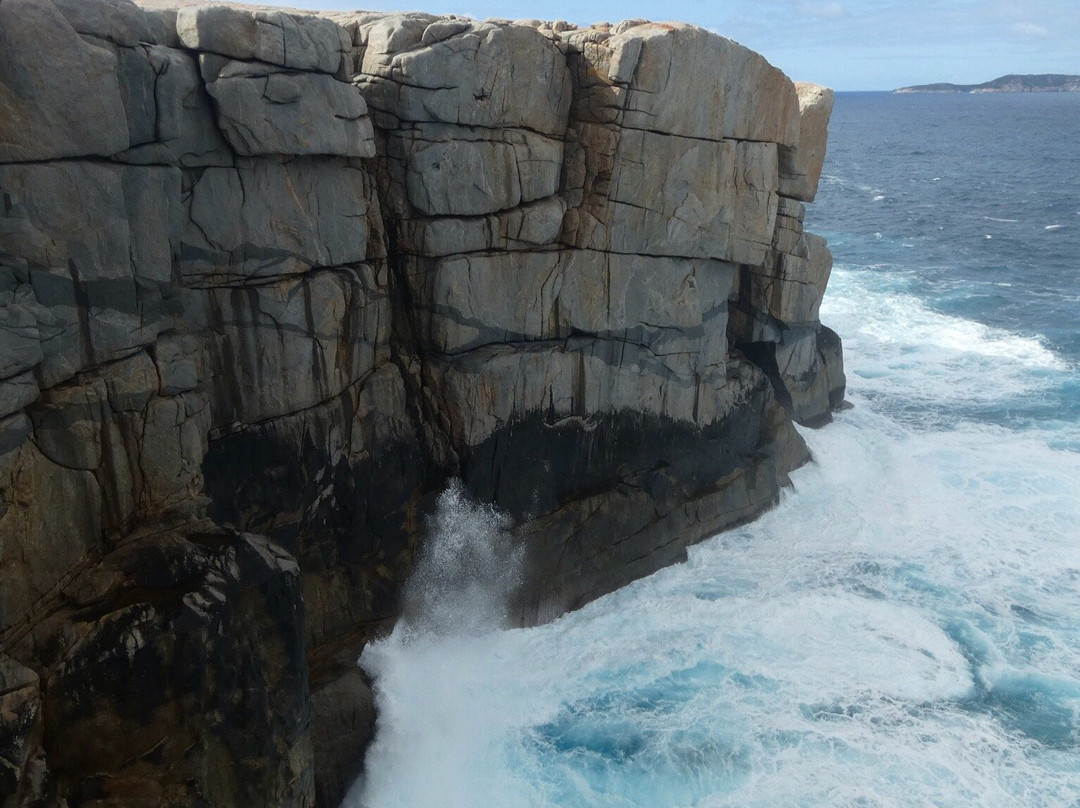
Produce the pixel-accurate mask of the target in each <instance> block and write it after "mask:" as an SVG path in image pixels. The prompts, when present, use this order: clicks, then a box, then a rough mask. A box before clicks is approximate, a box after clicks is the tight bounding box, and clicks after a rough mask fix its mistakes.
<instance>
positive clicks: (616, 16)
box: [259, 0, 1080, 90]
mask: <svg viewBox="0 0 1080 808" xmlns="http://www.w3.org/2000/svg"><path fill="white" fill-rule="evenodd" d="M259 2H261V3H262V4H264V5H281V6H292V7H300V8H320V9H327V10H330V9H334V10H338V9H355V8H363V9H366V10H372V11H388V10H394V11H415V10H422V11H428V12H431V13H436V14H463V15H467V16H470V17H475V18H477V19H485V18H488V17H499V18H504V19H505V18H510V19H523V18H537V19H544V20H554V19H563V20H568V21H570V22H575V23H578V24H582V25H587V24H589V23H593V22H597V21H600V20H607V21H609V22H617V21H619V20H622V19H629V18H637V17H641V18H645V19H651V20H656V21H662V20H681V21H684V22H690V23H694V24H695V25H700V26H701V27H703V28H708V29H710V30H713V31H715V32H716V33H718V34H722V35H724V36H726V37H730V38H731V39H734V40H736V41H738V42H741V43H742V44H743V45H746V46H747V47H749V48H752V49H754V50H756V51H758V52H759V53H761V54H763V55H764V56H765V57H766V58H767V59H768V60H769V61H770V62H772V63H773V64H774V65H776V66H777V67H779V68H780V69H781V70H783V71H784V72H785V73H787V74H788V75H789V76H790V77H791V78H792V79H794V80H796V81H813V82H817V83H818V84H825V85H828V86H830V87H833V88H834V89H837V90H892V89H895V88H897V87H904V86H908V85H912V84H929V83H933V82H939V81H947V82H953V83H955V84H978V83H980V82H983V81H989V80H991V79H994V78H997V77H998V76H1001V75H1005V74H1007V73H1069V74H1080V0H906V2H899V0H619V1H618V2H615V1H614V0H589V1H588V2H569V1H568V0H259Z"/></svg>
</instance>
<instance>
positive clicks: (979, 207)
mask: <svg viewBox="0 0 1080 808" xmlns="http://www.w3.org/2000/svg"><path fill="white" fill-rule="evenodd" d="M1077 121H1080V97H1070V96H891V95H882V94H852V95H841V96H839V98H838V102H837V109H836V113H835V115H834V122H833V126H832V134H831V140H830V144H831V145H830V153H829V158H828V161H827V163H826V169H825V178H824V180H823V184H822V189H821V193H820V194H819V198H818V202H817V203H816V205H815V206H814V207H815V211H814V212H813V213H812V214H811V216H810V227H811V228H812V229H814V230H816V231H817V232H821V233H823V234H825V235H826V236H828V237H829V239H830V242H831V244H832V246H833V250H834V252H835V253H836V257H837V268H836V270H835V271H834V275H833V279H832V281H831V283H830V288H829V293H828V295H827V297H826V302H825V305H824V306H823V308H822V319H823V320H824V321H825V322H827V323H829V324H830V325H831V326H832V327H833V328H834V329H835V330H836V331H837V332H838V333H840V335H841V336H842V337H843V339H844V345H845V355H846V360H847V367H848V379H849V395H848V397H849V399H850V400H851V401H852V403H853V404H854V405H855V406H854V408H853V409H851V410H848V411H846V412H843V413H841V414H840V415H839V416H838V418H837V420H836V422H835V423H834V424H832V425H831V426H829V427H828V428H826V429H823V430H819V431H813V432H807V433H805V434H806V437H807V440H808V442H809V444H810V446H811V448H812V450H813V452H814V455H815V458H816V463H814V464H813V465H811V466H808V467H806V468H804V469H802V470H800V471H799V472H797V473H796V474H795V475H794V486H793V488H792V489H791V490H790V491H788V492H787V493H786V494H785V497H784V499H783V501H782V502H781V504H780V506H779V507H778V508H776V509H775V510H773V511H771V512H770V513H768V514H766V515H765V517H763V518H762V519H760V520H759V521H757V522H755V523H754V524H752V525H749V526H747V527H745V528H742V529H739V530H736V531H732V532H729V533H725V534H722V535H721V536H719V537H717V538H715V539H713V540H711V541H708V542H705V543H703V544H701V545H699V546H697V547H695V548H693V550H692V552H691V556H690V560H689V562H688V563H686V564H682V565H679V566H677V567H672V568H669V569H666V570H663V571H661V572H660V573H658V574H656V575H653V576H651V577H650V578H648V579H646V580H643V581H639V582H637V583H636V584H634V585H632V586H630V587H627V588H625V589H623V590H621V591H619V592H616V593H614V594H613V595H610V596H608V597H606V598H603V599H601V600H599V601H597V602H595V603H592V604H590V605H589V606H587V607H586V608H584V609H582V610H580V611H578V612H575V613H573V614H570V615H567V616H565V617H563V618H562V619H560V620H558V621H556V622H554V623H552V624H550V625H546V626H542V627H540V628H536V629H530V630H516V631H497V630H493V629H489V630H485V628H484V619H485V618H484V616H483V615H485V614H488V613H489V612H491V611H492V610H493V608H494V607H492V605H491V603H490V602H489V599H488V598H487V597H486V596H480V595H478V594H477V593H476V592H471V593H470V592H469V591H462V592H457V593H455V592H451V591H448V590H447V589H446V588H445V587H441V588H440V587H438V586H436V587H433V588H432V591H435V592H436V593H437V596H434V597H429V598H427V600H426V602H425V607H426V608H427V610H428V611H429V612H430V614H431V618H430V620H429V621H428V622H427V623H423V622H421V624H420V625H418V626H414V627H413V628H412V629H411V630H406V629H404V628H402V629H399V630H398V631H396V632H395V633H394V635H392V636H391V637H390V638H388V639H387V640H385V641H383V642H382V643H380V644H378V645H375V646H372V647H370V648H369V649H368V650H367V651H365V654H364V657H363V658H362V664H363V666H364V667H365V668H366V669H367V670H368V671H369V672H371V673H372V674H374V675H375V676H376V677H377V683H378V684H377V698H378V701H379V709H380V725H379V732H378V736H377V739H376V742H375V745H374V746H373V748H372V750H371V753H370V755H369V759H368V771H367V777H366V779H365V781H364V782H362V783H360V784H358V786H357V788H356V789H355V790H354V794H353V795H351V797H350V799H349V801H348V802H349V804H351V805H365V806H369V808H388V807H389V806H410V808H424V807H425V806H440V808H447V807H451V806H500V808H503V807H505V808H515V807H516V806H529V807H530V808H534V807H535V808H541V807H543V806H565V807H566V808H577V807H578V806H581V807H584V806H597V807H598V808H599V807H600V806H603V807H604V808H616V807H618V808H624V807H625V808H630V807H631V806H635V807H636V806H641V807H644V806H649V807H650V808H653V807H655V808H675V807H676V806H680V807H681V806H698V807H699V808H720V806H731V808H735V807H736V806H738V807H739V808H753V807H754V806H761V807H762V808H782V807H783V806H800V807H802V806H805V807H806V808H811V807H815V808H816V807H818V806H820V807H821V808H825V807H826V806H828V807H829V808H836V807H838V806H851V808H873V807H875V806H879V807H880V808H890V807H891V806H912V808H915V806H919V807H920V808H921V807H922V806H931V805H933V806H942V807H946V806H948V807H949V808H972V807H974V806H983V807H985V808H1009V807H1010V806H1017V807H1018V808H1019V807H1020V806H1024V807H1025V808H1027V807H1029V806H1051V807H1056V806H1062V807H1064V808H1070V807H1071V808H1076V807H1077V806H1080V528H1078V527H1077V525H1080V375H1078V369H1077V366H1078V362H1080V317H1078V314H1080V257H1078V256H1080V190H1078V189H1080V138H1076V137H1075V136H1071V135H1070V133H1074V131H1075V127H1076V123H1077ZM443 513H444V519H443V525H444V527H443V528H441V529H438V530H436V536H435V539H436V540H437V541H441V542H443V543H449V545H448V546H449V547H450V548H451V549H452V550H453V551H452V552H450V553H449V554H448V555H447V554H445V553H444V555H443V556H442V557H443V558H444V560H445V558H447V557H449V558H461V557H463V556H467V555H468V554H467V553H463V552H462V551H461V547H460V542H459V540H460V537H461V536H463V535H465V534H470V535H471V537H472V541H473V542H474V543H475V541H476V539H477V537H480V539H481V541H480V544H481V545H484V546H490V543H486V540H485V539H483V537H484V536H488V537H495V536H497V535H498V530H499V523H498V522H497V521H496V520H494V519H492V518H491V517H490V516H489V515H486V514H484V513H483V512H482V511H479V510H477V509H475V508H473V507H471V506H469V505H468V504H467V503H464V502H462V501H460V499H457V498H455V496H454V495H453V493H451V494H448V495H447V496H446V498H445V501H444V509H443ZM454 525H456V527H454ZM463 526H468V528H467V529H465V528H464V527H463ZM455 537H456V538H455ZM455 542H458V543H455ZM495 544H497V542H495ZM454 548H456V549H454ZM483 552H484V553H487V552H488V550H484V551H483ZM482 557H483V558H490V557H489V556H483V554H482ZM466 560H467V559H466ZM507 566H508V567H512V564H509V562H508V564H507ZM510 571H511V572H512V570H510ZM421 572H422V575H421V578H423V575H424V574H434V573H431V572H430V571H429V572H428V573H424V571H423V570H421ZM463 614H472V615H473V616H474V618H475V619H470V620H462V621H458V622H460V623H461V624H462V625H467V626H468V631H465V632H460V631H455V630H452V624H453V623H454V622H455V620H453V619H451V620H449V621H448V620H447V619H446V617H447V615H450V616H453V615H463ZM440 615H441V617H440ZM477 615H479V616H477ZM448 626H450V627H451V628H448Z"/></svg>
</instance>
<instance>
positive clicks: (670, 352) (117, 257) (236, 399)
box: [0, 0, 844, 808]
mask: <svg viewBox="0 0 1080 808" xmlns="http://www.w3.org/2000/svg"><path fill="white" fill-rule="evenodd" d="M831 106H832V94H831V92H830V91H828V90H825V89H823V88H820V87H816V86H814V85H795V84H792V83H791V82H790V81H789V80H788V79H787V77H785V76H784V75H783V74H782V73H781V72H780V71H778V70H777V69H776V68H774V67H772V66H771V65H770V64H769V63H768V62H767V61H766V60H765V59H763V58H762V57H761V56H759V55H757V54H755V53H752V52H751V51H749V50H747V49H745V48H743V47H742V46H740V45H738V44H737V43H735V42H732V41H731V40H727V39H724V38H722V37H718V36H716V35H714V34H711V33H708V32H706V31H703V30H701V29H698V28H695V27H693V26H688V25H682V24H657V23H649V22H644V21H640V20H638V21H627V22H624V23H620V24H619V25H616V26H609V25H606V24H605V25H598V26H596V27H593V28H589V29H578V28H576V27H574V26H571V25H568V24H566V23H560V22H557V23H546V22H539V21H523V22H516V23H511V22H505V21H487V22H479V21H474V20H467V19H462V18H457V17H438V16H432V15H427V14H375V13H360V12H354V13H348V14H344V13H342V14H326V15H315V14H302V13H292V12H282V11H279V10H262V9H253V8H248V7H230V6H226V5H205V4H199V3H196V2H187V0H143V4H142V5H135V4H134V3H132V2H130V0H0V109H2V110H3V114H0V806H2V808H15V806H20V807H21V806H55V807H56V808H59V807H60V806H64V805H66V806H72V807H73V806H77V805H94V806H97V807H98V808H106V807H107V806H129V805H155V806H157V805H170V806H221V808H225V807H226V806H230V807H231V806H235V805H251V806H283V807H284V806H312V805H325V806H330V805H336V804H337V803H338V802H339V801H340V799H341V797H342V796H343V794H344V790H345V789H346V788H347V787H348V785H349V783H350V782H351V780H352V779H353V778H355V776H356V775H357V774H358V773H359V769H360V765H361V761H362V755H363V749H364V746H365V745H366V744H367V742H368V740H369V739H370V737H371V732H372V720H373V719H372V716H373V713H372V709H371V692H370V687H369V683H367V682H366V681H364V679H363V677H362V676H361V675H360V674H359V672H358V671H357V670H356V668H355V666H354V664H353V663H354V661H355V659H356V656H357V653H358V651H359V650H360V649H361V648H362V646H363V644H364V642H365V641H366V640H367V639H368V638H370V637H371V636H373V634H374V633H375V632H377V631H380V630H383V629H385V628H386V627H387V626H388V625H389V623H390V622H391V621H393V620H394V619H395V617H396V615H397V610H398V608H399V595H400V592H401V587H402V584H403V582H404V580H405V578H406V576H407V575H408V573H409V570H410V568H411V564H412V559H413V557H414V554H415V551H416V549H417V546H418V542H419V541H420V540H421V539H422V532H423V525H424V523H425V517H426V514H427V513H428V512H429V511H430V509H431V507H432V505H433V502H434V500H435V498H436V497H437V495H438V493H439V492H440V491H441V490H442V489H443V488H444V487H445V486H446V485H447V484H448V482H449V481H450V480H451V479H454V478H457V479H460V480H461V481H462V484H463V486H464V490H465V491H466V492H468V494H469V495H470V496H472V497H473V498H475V499H478V500H480V501H483V502H486V503H491V504H493V505H495V506H496V507H498V508H499V509H500V510H502V511H503V512H505V513H506V514H508V515H509V516H510V517H511V519H512V520H513V522H514V525H515V528H514V535H515V536H516V538H517V541H519V542H520V543H521V545H522V547H523V551H524V554H525V557H526V558H527V562H528V563H527V564H526V566H525V570H526V573H525V576H526V580H525V582H524V584H525V585H524V587H523V590H522V595H521V597H520V601H519V602H518V603H516V604H515V605H514V613H515V614H516V615H517V619H518V620H519V621H520V622H522V623H531V622H536V621H540V620H545V619H549V618H551V617H553V616H555V615H557V614H559V613H561V612H563V611H565V610H567V609H572V608H576V607H578V606H580V605H581V604H583V603H585V602H587V601H588V600H590V599H593V598H596V597H598V596H600V595H602V594H604V593H606V592H610V591H611V590H613V589H614V588H616V587H618V586H621V585H622V584H624V583H626V582H628V581H630V580H633V579H634V578H637V577H640V576H642V575H646V574H648V573H650V572H652V571H654V570H655V569H657V568H659V567H661V566H663V565H665V564H670V563H673V562H675V561H678V560H680V559H682V558H684V557H685V552H686V547H687V546H688V545H689V544H691V543H693V542H695V541H698V540H700V539H702V538H705V537H707V536H709V535H712V534H714V533H716V532H717V531H720V530H722V529H724V528H726V527H730V526H732V525H735V524H738V523H741V522H744V521H746V520H749V519H752V518H754V516H756V515H757V514H758V513H760V512H761V511H762V510H763V509H765V508H767V507H769V506H770V505H771V504H772V503H773V502H774V501H775V500H776V497H777V496H778V492H779V489H780V487H781V486H783V485H784V484H785V483H786V481H787V474H788V472H789V471H791V470H792V469H794V468H795V467H797V466H799V465H801V464H802V463H804V462H806V460H807V459H808V453H807V450H806V446H805V444H804V443H803V441H802V438H801V437H800V436H799V433H798V432H797V431H796V430H795V428H794V426H793V424H792V421H793V420H794V421H796V422H798V423H801V424H804V425H818V424H821V423H824V422H825V421H827V420H828V419H829V417H830V412H831V411H832V410H833V409H835V408H837V407H838V406H839V405H840V404H841V403H842V401H843V390H844V376H843V367H842V353H841V347H840V341H839V338H838V337H837V336H836V334H834V333H833V332H832V331H830V330H829V329H827V328H825V327H823V326H822V325H821V323H820V321H819V319H818V311H819V306H820V303H821V299H822V295H823V294H824V291H825V286H826V283H827V281H828V276H829V271H830V269H831V255H830V253H829V250H828V248H827V246H826V245H825V242H824V240H823V239H820V238H818V237H817V236H814V235H812V234H809V233H806V232H805V231H804V229H803V221H804V215H805V207H804V203H806V202H809V201H810V200H812V199H813V197H814V194H815V191H816V186H817V182H818V177H819V176H820V172H821V165H822V160H823V158H824V153H825V138H826V127H827V122H828V117H829V113H830V111H831Z"/></svg>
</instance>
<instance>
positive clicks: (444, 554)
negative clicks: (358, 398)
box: [345, 482, 521, 806]
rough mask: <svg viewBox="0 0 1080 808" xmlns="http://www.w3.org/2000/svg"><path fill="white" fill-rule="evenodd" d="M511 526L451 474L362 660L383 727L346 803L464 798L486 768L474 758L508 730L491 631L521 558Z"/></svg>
mask: <svg viewBox="0 0 1080 808" xmlns="http://www.w3.org/2000/svg"><path fill="white" fill-rule="evenodd" d="M507 527H508V522H507V520H506V519H505V518H504V517H502V516H501V515H500V514H498V513H496V512H495V511H493V510H492V509H491V508H485V507H482V506H480V505H477V504H475V503H472V502H470V501H469V500H468V499H467V498H466V496H465V494H464V492H463V491H462V488H461V485H460V484H459V483H457V482H454V483H452V484H451V485H450V486H449V487H448V488H447V489H446V491H444V492H443V493H442V495H441V496H440V497H439V501H438V503H437V506H436V509H435V514H434V515H433V517H432V519H431V520H430V522H429V524H428V530H427V541H426V543H425V545H424V547H423V548H422V551H421V554H420V557H419V559H418V560H417V563H416V566H415V568H414V570H413V573H412V576H411V577H410V579H409V581H408V583H407V585H406V588H405V594H404V597H405V606H404V616H403V618H402V620H401V621H400V622H399V624H398V625H397V626H396V627H395V629H394V631H393V632H392V633H391V635H390V636H389V637H387V638H386V639H385V640H382V641H380V642H376V643H373V644H371V645H369V646H368V647H367V648H366V649H365V650H364V654H363V656H362V657H361V660H360V663H361V666H362V667H363V668H364V669H365V670H366V671H367V672H368V673H369V674H370V675H372V676H373V677H374V678H375V679H376V697H377V700H378V708H379V728H378V735H377V737H376V740H375V742H374V744H373V746H372V748H371V750H370V751H369V752H368V758H367V761H368V762H367V769H368V776H367V778H366V782H365V781H361V782H359V783H357V785H356V786H355V787H354V789H353V793H351V794H350V795H349V797H348V798H347V799H346V801H345V804H346V805H357V806H368V805H371V806H382V805H412V806H424V805H457V804H461V805H466V804H469V803H468V802H467V799H468V798H469V797H470V795H472V794H473V793H474V783H476V782H477V780H478V778H481V779H483V778H487V777H489V776H490V773H489V772H488V771H486V770H481V769H478V766H482V765H483V762H484V761H485V760H486V759H487V756H488V754H489V750H488V749H487V746H488V745H489V744H490V743H491V742H492V739H493V738H499V737H500V736H501V735H502V733H503V732H504V731H505V730H506V722H505V719H504V718H503V717H502V716H501V715H500V711H501V709H502V708H503V707H504V705H502V704H500V703H499V702H497V701H493V699H492V696H493V695H495V694H494V693H493V692H492V689H491V687H490V681H491V680H490V672H491V671H492V670H493V669H497V668H498V665H499V662H498V658H497V656H496V655H494V651H495V648H494V646H493V644H492V637H493V636H497V635H498V632H499V631H500V630H501V629H503V628H505V625H506V622H507V609H508V607H509V604H510V600H511V598H512V596H513V593H514V590H515V588H516V587H517V585H518V584H519V579H520V565H521V556H520V553H519V552H518V551H517V550H516V549H515V548H513V547H512V546H511V544H510V537H509V535H508V534H507V530H506V529H507ZM448 794H457V795H459V797H460V800H459V801H455V800H454V799H452V798H451V799H449V801H448V800H447V795H448Z"/></svg>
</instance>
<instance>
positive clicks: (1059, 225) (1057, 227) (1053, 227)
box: [1043, 224, 1065, 230]
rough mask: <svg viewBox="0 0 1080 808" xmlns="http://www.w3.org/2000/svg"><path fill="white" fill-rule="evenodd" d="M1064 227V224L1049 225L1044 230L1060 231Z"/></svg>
mask: <svg viewBox="0 0 1080 808" xmlns="http://www.w3.org/2000/svg"><path fill="white" fill-rule="evenodd" d="M1064 226H1065V225H1063V224H1048V225H1047V226H1046V227H1044V228H1043V230H1060V229H1061V228H1063V227H1064Z"/></svg>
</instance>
